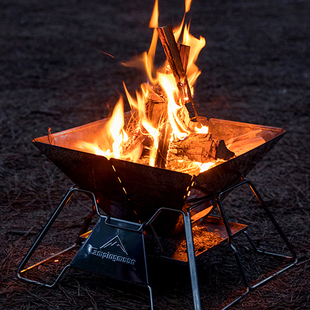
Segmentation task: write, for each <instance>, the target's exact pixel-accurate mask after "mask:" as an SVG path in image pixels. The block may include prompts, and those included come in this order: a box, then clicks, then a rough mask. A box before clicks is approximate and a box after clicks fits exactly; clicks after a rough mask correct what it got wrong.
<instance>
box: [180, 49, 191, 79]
mask: <svg viewBox="0 0 310 310" xmlns="http://www.w3.org/2000/svg"><path fill="white" fill-rule="evenodd" d="M190 49H191V48H190V46H188V45H185V44H180V46H179V50H180V58H181V62H182V66H183V69H184V72H185V74H186V71H187V65H188V58H189V52H190Z"/></svg>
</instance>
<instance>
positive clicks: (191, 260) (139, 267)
mask: <svg viewBox="0 0 310 310" xmlns="http://www.w3.org/2000/svg"><path fill="white" fill-rule="evenodd" d="M245 184H247V185H248V186H249V187H250V189H251V190H252V192H253V193H254V194H255V196H256V198H257V200H258V202H259V203H260V205H261V207H262V209H263V210H264V211H265V213H266V215H267V216H268V218H269V219H270V221H271V222H272V224H273V225H274V227H275V229H276V230H277V232H278V234H279V235H280V237H281V239H282V240H283V241H284V243H285V245H286V247H287V248H288V250H289V251H290V253H291V256H284V255H281V254H277V253H271V252H266V251H262V250H259V249H258V248H257V247H256V246H255V244H254V242H253V241H252V239H251V238H250V236H249V235H248V234H247V232H246V228H247V226H246V225H244V224H238V223H230V222H228V219H227V216H226V212H225V209H224V206H223V196H225V195H226V194H227V193H228V192H230V191H232V190H235V189H237V188H238V187H240V186H242V185H245ZM75 191H79V192H83V193H86V194H87V195H88V196H90V197H91V198H92V200H93V203H94V206H93V210H92V212H91V214H90V215H89V216H88V217H87V218H86V220H85V221H84V224H83V225H82V228H81V231H80V234H79V236H78V238H77V241H76V243H74V244H73V245H72V246H70V247H69V248H67V249H65V250H63V251H61V252H59V253H57V254H54V255H52V256H50V257H48V258H47V259H44V260H42V261H40V262H38V263H35V264H33V265H32V266H30V267H27V268H24V267H25V265H26V264H27V262H28V261H29V259H30V258H31V256H32V255H33V254H34V252H35V251H36V249H37V247H38V246H39V244H40V243H41V241H42V239H43V238H44V236H45V235H46V233H47V232H48V230H49V229H50V227H51V226H52V224H53V223H54V221H55V220H56V218H57V217H58V215H59V214H60V213H61V211H62V210H63V208H64V206H65V205H66V204H67V203H68V202H69V200H70V198H71V197H72V195H73V193H74V192H75ZM209 201H212V203H213V204H214V203H215V204H216V205H217V207H218V210H219V213H220V217H214V216H207V217H206V219H205V222H204V223H205V225H206V227H208V229H209V230H211V231H212V229H215V228H216V230H217V231H220V233H221V236H222V241H221V242H220V243H222V242H226V241H227V242H228V244H229V246H230V248H231V250H232V252H233V254H234V256H235V259H236V262H237V265H238V267H239V269H240V272H241V275H242V279H243V282H244V285H245V292H244V293H242V294H241V295H240V296H239V297H237V298H236V299H235V300H234V301H232V302H231V303H230V304H229V305H227V306H225V307H224V308H223V309H227V308H228V307H230V306H231V305H233V304H235V303H236V302H238V301H239V300H240V299H241V298H243V297H244V296H245V295H246V294H248V293H249V292H250V291H251V290H253V289H255V288H257V287H258V286H260V285H262V284H263V283H265V282H266V281H268V280H270V279H272V278H273V277H275V276H277V275H279V274H280V273H281V272H283V271H285V270H287V269H288V268H290V267H292V266H293V265H295V264H296V263H297V256H296V253H295V251H294V249H293V247H292V245H291V244H290V242H289V241H288V239H287V238H286V236H285V235H284V233H283V232H282V230H281V229H280V227H279V225H278V223H277V222H276V220H275V219H274V217H273V215H272V214H271V212H270V211H269V209H268V208H267V206H266V204H265V203H264V201H263V199H262V198H261V196H260V195H259V193H258V192H257V190H256V189H255V187H254V185H253V184H252V183H251V182H250V181H249V180H248V179H245V178H243V177H242V178H241V179H240V181H239V182H238V183H237V184H236V185H233V186H231V187H229V188H227V189H225V190H222V191H220V192H218V193H215V194H212V195H207V196H204V197H202V198H199V199H196V200H192V201H191V202H192V203H194V204H192V205H191V207H189V208H188V209H187V210H186V211H182V210H177V209H169V208H159V209H158V210H157V211H156V212H155V214H154V215H153V216H152V217H151V218H150V220H149V221H148V222H147V223H144V224H138V223H135V222H129V221H125V220H120V219H116V218H111V217H108V216H107V215H102V214H100V212H99V210H98V206H97V203H96V198H95V196H94V194H93V193H91V192H89V191H85V190H81V189H79V188H77V187H76V186H73V187H72V188H71V189H70V190H69V191H68V193H67V194H66V195H65V197H64V198H63V200H62V201H61V203H60V204H59V205H58V207H57V208H56V210H55V211H54V213H53V214H52V216H51V218H50V219H49V221H48V222H47V223H46V225H45V226H44V228H43V230H42V232H41V233H40V234H39V236H38V237H37V239H36V240H35V242H34V243H33V245H32V247H31V248H30V249H29V251H28V253H27V254H26V256H25V257H24V259H23V260H22V262H21V264H20V266H19V267H18V271H17V275H18V277H19V278H20V279H23V280H25V281H28V282H32V283H36V284H40V285H44V286H47V287H53V286H54V285H55V284H56V283H57V282H58V281H59V280H60V278H61V277H62V275H63V274H64V273H65V271H66V270H67V269H68V268H69V267H74V268H78V269H82V270H85V271H89V272H92V273H97V274H100V275H104V276H107V277H111V278H116V279H118V280H122V281H127V282H131V283H135V284H139V285H143V286H146V287H147V288H148V290H149V295H150V306H151V309H153V296H152V289H151V286H150V285H149V280H148V271H147V260H146V251H145V244H144V231H145V229H146V227H151V228H152V230H153V227H152V223H153V222H154V221H155V220H156V218H157V217H158V215H159V214H160V213H161V212H163V211H165V212H166V211H168V212H179V213H180V214H181V215H182V217H183V222H184V230H185V240H186V249H187V251H186V254H185V255H183V256H182V255H172V256H169V257H165V256H162V257H163V258H167V259H170V260H174V261H178V262H182V263H187V264H188V265H189V271H190V279H191V287H192V295H193V304H194V309H195V310H200V309H201V301H200V293H199V283H198V275H197V268H196V258H198V257H199V256H201V255H202V254H204V253H205V252H207V251H208V250H210V249H211V248H210V249H206V251H204V252H201V253H198V252H196V251H195V246H194V239H193V231H192V219H191V211H192V210H194V209H195V208H197V207H198V206H201V205H202V204H203V203H206V202H209ZM95 214H98V215H99V220H98V222H97V223H96V225H95V227H94V228H93V230H92V231H88V227H89V224H90V222H91V219H92V218H93V216H94V215H95ZM153 232H154V234H155V236H156V237H157V235H156V232H155V231H154V230H153ZM241 232H243V233H244V234H245V235H246V237H247V239H248V241H249V242H250V244H251V246H252V248H253V249H254V251H255V253H260V254H266V255H272V256H278V257H285V258H288V259H291V260H292V261H293V262H292V263H291V264H289V265H288V266H286V267H284V268H282V269H281V270H280V271H277V272H276V273H274V274H272V275H271V276H269V277H267V278H266V279H264V280H262V281H260V282H258V283H256V284H255V285H250V281H249V279H248V276H247V274H246V272H245V269H244V267H243V264H242V262H241V259H240V253H239V252H238V251H237V249H236V247H235V246H234V244H233V237H234V236H235V235H236V234H238V233H241ZM157 241H158V243H159V245H160V241H159V238H158V237H157ZM160 246H161V245H160ZM76 247H79V250H78V252H77V254H76V255H75V256H74V258H73V259H72V261H71V263H70V264H68V265H66V266H65V267H64V268H63V269H62V271H61V272H60V273H59V275H58V277H57V278H56V280H55V281H54V282H53V283H52V284H46V283H43V282H40V281H36V280H33V279H29V278H27V277H24V276H23V275H25V274H26V272H27V271H29V270H30V269H33V268H36V267H38V266H39V265H42V264H44V263H46V262H48V261H50V260H53V259H55V258H57V257H58V256H60V255H62V254H63V253H65V252H67V251H70V250H72V249H74V248H76Z"/></svg>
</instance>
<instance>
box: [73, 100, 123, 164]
mask: <svg viewBox="0 0 310 310" xmlns="http://www.w3.org/2000/svg"><path fill="white" fill-rule="evenodd" d="M123 127H124V103H123V98H122V97H120V99H119V101H118V102H117V104H116V106H115V108H114V110H113V114H112V116H111V118H110V119H109V121H108V122H107V123H106V124H105V126H104V129H103V131H102V132H101V134H100V136H99V137H97V139H98V140H95V141H94V142H92V143H90V142H85V141H79V142H77V143H76V145H75V147H76V148H78V149H80V150H83V151H88V152H90V153H94V154H96V155H101V156H105V157H107V158H108V159H110V158H111V157H114V158H120V157H121V145H122V143H123V142H124V141H126V140H127V139H128V136H127V134H126V132H125V131H124V130H123Z"/></svg>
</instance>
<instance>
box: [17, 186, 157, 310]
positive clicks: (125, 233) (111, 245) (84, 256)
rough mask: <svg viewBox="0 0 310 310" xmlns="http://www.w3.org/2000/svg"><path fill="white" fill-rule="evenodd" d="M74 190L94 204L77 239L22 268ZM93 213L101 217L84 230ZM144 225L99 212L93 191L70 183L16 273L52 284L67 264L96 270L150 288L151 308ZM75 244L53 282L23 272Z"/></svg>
mask: <svg viewBox="0 0 310 310" xmlns="http://www.w3.org/2000/svg"><path fill="white" fill-rule="evenodd" d="M77 191H78V192H82V193H85V194H87V195H88V196H90V197H91V198H92V200H93V203H94V207H93V211H92V212H91V213H90V214H89V215H88V216H87V218H86V219H85V221H84V223H83V225H82V227H81V230H80V233H79V236H78V238H77V240H76V242H75V243H74V244H73V245H71V246H69V247H68V248H66V249H64V250H62V251H60V252H58V253H57V254H53V255H51V256H50V257H48V258H46V259H43V260H41V261H39V262H37V263H35V264H33V265H31V266H29V267H27V268H24V267H25V266H26V264H27V262H28V261H29V259H30V258H31V257H32V256H33V254H34V252H35V251H36V249H37V248H38V246H39V245H40V243H41V241H42V240H43V238H44V237H45V235H46V234H47V232H48V230H49V229H50V228H51V226H52V225H53V223H54V222H55V220H56V219H57V217H58V216H59V214H60V213H61V211H62V210H63V208H64V207H65V206H66V205H67V203H68V202H69V200H70V199H71V197H72V195H73V193H74V192H77ZM95 214H98V215H99V216H100V218H99V220H98V222H97V223H96V225H95V226H94V228H93V230H90V231H87V230H88V227H89V225H90V222H91V219H92V218H93V217H94V215H95ZM143 226H144V225H143V224H138V223H134V222H129V221H124V220H120V219H116V218H111V217H109V216H107V215H102V214H100V212H99V210H98V206H97V203H96V198H95V196H94V194H93V193H92V192H89V191H85V190H81V189H79V188H78V187H76V186H73V187H72V188H70V190H69V191H68V192H67V194H66V195H65V196H64V198H63V200H62V201H61V202H60V204H59V205H58V207H57V208H56V210H55V211H54V213H53V214H52V216H51V217H50V219H49V220H48V222H47V223H46V225H45V226H44V227H43V229H42V231H41V233H40V234H39V236H38V237H37V239H36V240H35V242H34V243H33V245H32V246H31V248H30V249H29V251H28V252H27V254H26V256H25V257H24V259H23V260H22V262H21V263H20V265H19V267H18V270H17V276H18V278H20V279H22V280H25V281H27V282H31V283H35V284H39V285H43V286H47V287H54V286H55V285H56V284H57V283H58V281H59V280H60V278H61V277H62V276H63V274H64V273H65V272H66V271H67V269H68V268H69V267H74V268H77V269H81V270H85V271H88V272H92V273H95V274H99V275H103V276H107V277H111V278H115V279H118V280H122V281H127V282H131V283H134V284H138V285H143V286H146V287H147V288H148V291H149V296H150V306H151V309H152V310H153V295H152V288H151V286H150V285H149V282H148V272H147V264H146V253H145V245H144V230H143V228H144V227H143ZM77 247H79V250H78V252H77V254H76V255H75V256H74V257H73V259H72V260H71V262H70V263H69V264H68V265H66V266H65V267H64V268H63V269H62V270H61V272H60V273H59V274H58V276H57V278H56V280H55V281H54V282H53V283H52V284H48V283H45V282H43V281H37V280H34V279H31V278H27V277H26V276H24V275H26V273H27V271H29V270H32V269H35V268H37V267H39V266H41V265H43V264H45V263H47V262H50V261H52V260H55V259H56V260H57V258H58V257H60V256H61V255H63V254H64V253H66V252H69V251H71V250H72V249H75V248H77Z"/></svg>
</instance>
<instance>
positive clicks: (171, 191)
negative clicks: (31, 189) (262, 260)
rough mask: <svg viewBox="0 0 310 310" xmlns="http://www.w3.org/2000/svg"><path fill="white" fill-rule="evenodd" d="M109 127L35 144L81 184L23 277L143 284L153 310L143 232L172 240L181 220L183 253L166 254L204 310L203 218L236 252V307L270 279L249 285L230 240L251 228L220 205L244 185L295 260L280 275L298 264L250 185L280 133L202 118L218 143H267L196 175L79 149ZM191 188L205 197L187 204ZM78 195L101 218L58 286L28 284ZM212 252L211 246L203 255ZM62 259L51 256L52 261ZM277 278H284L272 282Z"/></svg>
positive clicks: (64, 133) (88, 128)
mask: <svg viewBox="0 0 310 310" xmlns="http://www.w3.org/2000/svg"><path fill="white" fill-rule="evenodd" d="M106 121H107V119H103V120H100V121H97V122H94V123H90V124H87V125H84V126H80V127H76V128H72V129H69V130H66V131H62V132H59V133H55V134H51V135H46V136H43V137H40V138H36V139H34V141H33V143H34V144H35V145H36V146H37V147H38V148H39V149H40V150H41V151H42V152H43V153H44V154H45V155H46V156H47V157H48V158H49V159H50V160H51V161H52V162H53V163H54V164H55V165H56V166H57V167H58V168H59V169H60V170H61V171H63V172H64V173H65V174H66V175H67V176H68V177H69V178H70V179H71V180H72V181H73V182H74V184H76V185H75V186H74V187H72V188H71V189H70V190H69V192H68V193H67V195H66V196H65V197H64V199H63V200H62V201H61V203H60V204H59V206H58V207H57V208H56V210H55V212H54V213H53V215H52V216H51V218H50V220H49V221H48V222H47V224H46V225H45V227H44V228H43V230H42V232H41V234H40V235H39V236H38V238H37V240H36V241H35V243H34V244H33V246H32V247H31V248H30V250H29V252H28V253H27V255H26V256H25V258H24V259H23V261H22V263H21V264H20V266H19V269H18V276H19V277H20V278H22V279H24V280H27V281H30V282H35V283H38V284H43V285H46V286H54V285H55V284H56V283H57V282H58V280H59V279H60V277H61V276H62V274H63V273H64V272H65V270H66V269H67V268H68V267H75V268H78V269H83V270H86V271H89V272H94V273H99V274H101V275H104V276H108V277H112V278H116V279H119V280H124V281H129V282H133V283H136V284H142V285H146V286H147V287H148V289H149V292H150V299H151V308H153V301H152V290H151V287H150V285H149V279H148V272H147V253H146V250H145V245H144V236H145V233H150V232H151V233H152V234H154V235H155V236H156V237H157V236H158V235H163V236H167V235H168V236H169V235H171V234H172V233H173V231H174V230H175V227H176V225H177V224H178V223H180V218H181V220H182V221H181V224H182V226H183V229H184V231H185V241H186V251H185V252H184V253H183V254H182V255H180V253H178V251H177V250H176V251H175V252H173V253H171V255H170V256H169V257H167V256H165V255H163V256H165V258H168V259H171V260H173V261H179V262H182V263H186V264H189V268H190V275H191V285H192V293H193V300H194V307H195V309H201V304H200V296H199V286H198V280H197V270H196V258H197V257H198V256H200V255H201V254H203V253H198V252H197V251H196V250H195V247H194V241H193V233H192V225H191V222H192V221H194V220H197V219H202V220H201V223H202V224H201V225H204V226H205V227H206V231H208V232H212V231H214V230H215V229H216V230H217V231H218V232H219V234H220V240H219V242H218V243H222V242H227V241H228V243H229V245H230V247H231V248H232V250H233V253H234V254H235V257H236V260H237V263H238V266H239V267H240V270H241V273H242V277H243V281H244V283H245V286H246V291H245V293H243V294H242V295H241V296H240V297H238V298H237V299H236V300H235V301H234V302H236V301H238V300H239V299H240V298H241V297H243V296H244V295H245V294H247V293H248V292H249V291H250V289H252V288H255V287H257V286H258V285H260V284H262V283H264V282H265V281H266V279H265V280H263V281H261V282H259V283H257V284H256V285H254V286H251V285H250V284H249V281H248V279H247V275H246V273H245V271H244V270H243V267H242V263H241V260H240V257H239V254H238V252H237V250H236V249H235V247H234V245H233V242H232V241H233V236H234V235H235V234H237V233H240V232H245V231H246V228H247V226H246V225H243V224H238V223H230V222H228V219H227V217H226V214H225V209H224V206H223V203H222V200H223V198H224V197H225V196H226V195H227V194H228V193H229V192H230V191H232V190H236V189H238V188H239V186H241V185H244V184H247V185H249V186H250V188H251V189H252V191H253V192H254V194H255V195H256V197H257V199H258V201H259V202H260V204H261V206H262V208H263V210H264V211H265V212H266V214H267V216H268V217H269V219H270V220H271V222H272V223H273V225H274V226H275V228H276V230H277V231H278V233H279V234H280V236H281V238H282V239H283V241H284V243H285V244H286V246H287V248H288V249H289V251H290V252H291V254H292V256H291V257H290V258H291V259H292V261H293V262H292V263H291V264H290V265H289V266H287V267H285V268H283V269H282V270H281V271H284V270H286V269H287V268H289V267H291V266H292V265H294V264H295V263H296V261H297V260H296V254H295V252H294V250H293V248H292V246H291V245H290V243H289V241H288V239H287V238H286V237H285V235H284V234H283V232H282V231H281V229H280V227H279V225H278V224H277V222H276V221H275V219H274V218H273V216H272V215H271V213H270V211H269V210H268V208H267V206H266V205H265V203H264V202H263V200H262V198H261V196H260V195H259V193H258V192H257V190H256V189H255V187H254V185H253V184H252V183H251V182H250V181H249V180H247V179H245V176H246V175H247V174H248V173H249V172H250V171H251V169H252V168H253V167H254V166H255V165H256V164H257V163H258V162H259V161H260V160H261V159H262V158H263V157H264V155H265V154H266V153H268V151H269V150H270V149H271V148H272V147H273V146H274V145H275V144H276V143H277V142H278V141H279V140H280V139H281V138H282V137H283V135H284V134H285V131H284V130H283V129H281V128H275V127H268V126H260V125H253V124H245V123H238V122H232V121H225V120H219V119H210V120H207V119H205V118H201V120H200V121H201V122H202V123H205V124H207V125H208V126H209V129H210V131H211V132H212V135H213V136H214V137H216V138H218V139H224V140H225V141H227V140H231V141H232V140H236V141H237V140H238V139H244V137H246V136H247V135H251V134H252V136H253V135H254V137H258V138H259V139H260V140H262V141H263V143H262V144H260V145H259V146H257V147H254V148H252V149H249V150H247V151H246V152H243V153H242V154H239V155H238V154H237V156H236V157H234V158H232V159H230V160H228V161H226V162H223V163H220V164H218V165H217V166H215V167H213V168H211V169H209V170H207V171H205V172H203V173H200V174H198V175H196V176H195V175H190V174H187V173H181V172H176V171H172V170H168V169H162V168H156V167H150V166H147V165H142V164H137V163H133V162H129V161H124V160H119V159H115V158H111V159H107V158H106V157H104V156H100V155H95V154H90V153H86V152H83V151H80V150H77V149H75V148H74V145H75V143H76V142H77V141H79V140H82V139H83V140H86V141H87V139H88V137H89V136H93V135H95V134H96V133H97V132H100V131H101V129H102V127H103V126H104V124H105V122H106ZM190 190H192V191H194V190H199V191H200V193H202V194H201V195H200V196H199V197H198V198H194V199H193V198H188V193H189V192H190ZM76 191H81V192H84V193H86V194H87V195H88V196H89V197H90V198H91V199H92V201H93V204H94V210H93V212H92V216H93V215H94V214H96V213H97V214H99V221H98V222H97V224H96V225H95V227H94V228H93V230H92V231H90V230H88V225H84V226H83V227H84V228H83V230H82V231H81V232H80V235H79V238H78V241H77V242H76V243H75V244H74V245H73V247H80V249H79V251H78V253H77V254H76V256H75V257H74V258H73V259H72V261H71V263H70V264H69V265H67V266H66V267H65V268H64V269H63V270H62V272H61V273H60V274H59V276H58V278H57V279H56V281H55V282H54V283H53V284H51V285H47V284H45V283H42V282H39V281H36V280H32V279H29V278H27V277H26V276H25V274H26V273H27V271H29V270H30V269H33V268H36V267H37V266H39V265H40V264H44V263H45V262H46V261H48V260H49V259H50V258H47V259H44V260H43V261H40V262H39V263H36V264H34V265H32V266H29V267H25V266H26V264H27V262H28V261H29V259H30V257H31V256H32V255H33V253H34V252H35V250H36V248H37V247H38V245H39V244H40V242H41V240H42V239H43V238H44V236H45V234H46V233H47V231H48V230H49V228H50V227H51V225H52V224H53V222H54V221H55V219H56V218H57V217H58V215H59V213H60V212H61V211H62V209H63V208H64V206H65V205H66V204H67V202H68V201H69V200H70V198H71V196H72V195H73V194H74V192H76ZM212 205H213V207H218V210H219V214H220V216H218V217H216V216H210V215H209V216H208V213H209V212H206V210H209V208H210V206H212ZM199 214H200V215H199ZM92 216H91V217H92ZM84 224H85V223H84ZM249 241H250V243H251V245H252V246H253V248H254V251H256V252H257V253H260V252H261V251H260V250H259V249H257V248H256V247H255V246H254V243H253V242H252V241H251V239H250V238H249ZM66 250H67V249H65V250H64V251H66ZM208 250H209V249H208V248H206V251H208ZM64 251H62V252H61V253H59V254H62V253H63V252H64ZM268 254H271V255H278V254H273V253H268ZM57 255H58V254H56V255H52V256H51V257H52V258H53V259H54V258H55V257H57ZM281 271H280V272H281ZM276 274H279V272H277V273H275V274H274V275H273V276H275V275H276ZM271 277H272V276H271ZM271 277H269V278H271ZM269 278H268V279H269ZM268 279H267V280H268ZM234 302H233V303H234Z"/></svg>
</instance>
